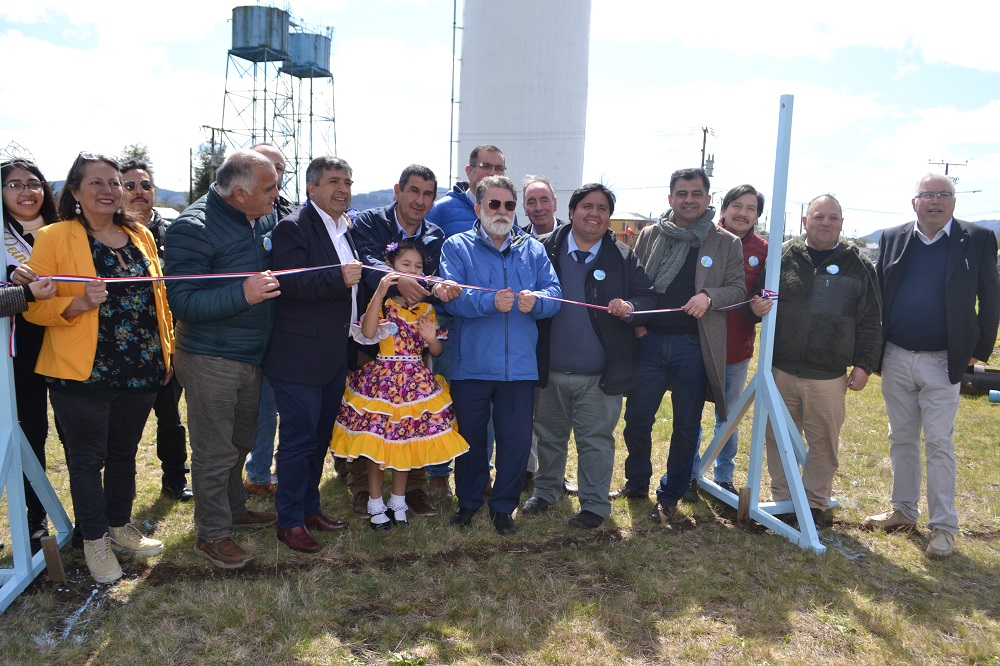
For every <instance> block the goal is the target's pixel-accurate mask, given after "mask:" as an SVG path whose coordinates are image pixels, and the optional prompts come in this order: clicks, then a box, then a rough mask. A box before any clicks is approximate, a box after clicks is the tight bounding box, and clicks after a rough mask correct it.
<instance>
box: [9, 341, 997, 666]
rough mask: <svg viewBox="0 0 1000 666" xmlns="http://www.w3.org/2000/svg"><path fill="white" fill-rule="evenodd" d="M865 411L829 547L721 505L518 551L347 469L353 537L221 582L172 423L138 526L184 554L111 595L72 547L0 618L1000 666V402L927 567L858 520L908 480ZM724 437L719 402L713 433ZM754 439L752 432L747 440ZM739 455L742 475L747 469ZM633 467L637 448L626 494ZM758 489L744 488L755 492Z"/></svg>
mask: <svg viewBox="0 0 1000 666" xmlns="http://www.w3.org/2000/svg"><path fill="white" fill-rule="evenodd" d="M994 360H996V357H994ZM848 400H849V416H848V423H847V426H846V427H845V429H844V432H843V436H842V446H841V467H840V472H839V474H838V476H837V479H836V486H835V495H836V496H837V497H839V498H840V499H841V501H842V502H843V504H844V508H842V509H840V510H839V511H838V512H837V514H836V523H835V525H834V528H833V529H832V530H827V531H825V532H823V534H822V538H823V541H824V543H825V544H826V545H827V546H828V552H827V554H825V555H822V556H818V555H815V554H811V553H808V552H805V551H802V550H800V549H799V548H798V547H796V546H793V545H791V544H790V543H788V542H787V541H785V540H783V539H781V538H779V537H777V536H775V535H773V534H771V533H769V532H765V531H763V530H761V529H746V530H744V529H739V528H736V527H735V526H734V525H733V522H732V518H733V513H734V512H733V511H732V510H730V509H729V508H728V507H723V506H718V505H715V504H714V503H710V502H706V501H702V502H701V503H699V504H697V505H694V506H687V505H682V514H683V519H682V520H681V521H680V522H678V523H677V524H675V525H673V526H671V527H669V528H666V529H664V528H660V527H658V526H655V525H653V524H651V523H650V522H648V520H647V519H646V514H647V513H648V511H649V510H650V508H651V504H649V503H647V502H636V501H633V502H616V503H615V506H614V513H613V514H612V517H611V519H610V520H609V521H608V522H606V523H605V526H604V527H602V528H601V529H600V530H596V531H593V532H583V531H580V530H576V529H574V528H572V527H570V526H569V525H568V524H567V522H566V521H567V520H568V519H569V518H570V517H571V516H572V515H573V514H574V513H575V512H576V511H577V509H578V505H577V502H576V500H575V499H570V500H568V501H564V502H561V503H559V504H558V505H556V506H555V507H553V509H551V510H550V511H549V513H548V515H543V516H538V517H523V518H519V519H518V532H517V534H516V535H515V536H513V537H509V538H501V537H499V536H498V535H497V534H496V533H495V532H493V530H492V529H491V528H490V527H489V524H488V522H487V520H486V518H485V517H484V516H482V515H480V516H477V519H476V522H475V524H474V527H473V528H472V529H471V530H468V531H464V532H459V531H457V530H455V529H453V528H451V527H449V526H448V524H447V516H448V514H449V513H450V510H451V509H453V505H452V504H451V503H444V506H442V515H441V516H440V517H437V518H430V519H426V518H419V517H417V518H415V519H414V520H413V523H414V524H413V525H412V527H411V528H410V529H408V530H396V531H393V532H390V533H388V534H385V535H382V534H376V533H373V532H372V531H371V530H368V529H367V527H366V524H365V521H363V520H362V519H360V518H355V517H353V514H350V506H349V497H348V494H347V491H346V489H345V487H344V486H343V485H342V484H341V483H340V482H338V481H336V480H335V478H334V475H333V473H332V467H331V468H329V469H328V472H329V473H328V474H327V475H326V477H325V480H324V485H323V496H324V505H325V507H326V508H327V509H328V512H329V513H331V514H332V515H335V516H340V517H343V516H347V515H351V516H352V517H351V520H352V526H351V530H350V531H349V532H348V533H346V534H343V535H336V536H328V535H322V536H321V537H320V539H321V540H322V541H323V542H324V544H325V545H326V548H325V549H324V550H323V552H322V553H320V554H319V555H317V556H307V555H301V554H298V553H294V552H292V551H290V550H288V549H287V548H285V547H284V546H279V545H278V544H277V542H276V540H275V538H274V534H273V532H271V531H269V530H267V531H264V532H261V533H249V534H245V535H243V536H241V540H242V541H243V543H244V544H245V545H247V546H248V547H249V548H251V549H252V550H253V551H254V552H256V553H257V555H258V563H257V565H256V567H255V568H253V569H252V570H249V571H246V572H242V573H239V572H237V573H226V572H220V571H217V570H215V569H213V568H212V567H211V566H210V565H208V564H207V563H206V562H205V561H204V560H201V559H199V558H197V557H195V555H194V554H193V553H192V550H191V549H192V546H193V542H194V534H193V530H192V507H191V506H190V505H183V504H173V503H170V502H168V501H166V500H164V499H162V498H160V497H159V495H158V490H159V463H158V461H157V460H156V457H155V450H154V448H155V447H154V446H153V443H152V442H153V437H154V433H155V428H153V427H147V432H146V436H145V437H144V440H143V442H144V443H143V445H142V446H141V450H140V461H139V491H138V497H137V499H136V503H135V512H134V515H135V517H136V518H137V519H138V520H139V521H147V524H148V525H149V526H150V527H152V528H154V529H155V533H156V535H157V536H158V537H159V538H162V539H163V540H164V541H165V542H166V545H167V548H166V551H165V553H164V554H163V555H161V556H158V557H156V558H152V559H150V560H148V561H145V562H142V561H131V560H124V561H123V566H124V568H125V570H126V577H125V578H124V579H123V580H122V581H121V582H119V583H117V584H115V585H112V586H95V585H93V584H92V583H91V582H90V578H89V576H88V575H87V572H86V566H85V565H84V563H83V557H82V554H80V553H78V552H76V551H73V550H71V549H69V548H67V549H66V550H65V551H63V557H64V560H65V563H66V565H67V571H68V573H69V574H70V576H71V579H72V580H71V582H70V584H69V585H66V586H64V587H62V588H57V587H55V586H53V585H52V584H50V583H49V582H48V581H47V579H46V576H45V574H44V573H43V574H42V575H41V576H40V578H39V580H38V581H37V582H36V583H35V584H34V585H33V586H32V587H31V588H29V590H27V591H26V592H25V593H24V594H23V595H22V596H21V597H20V598H19V599H18V600H17V601H16V602H15V603H14V604H13V605H12V606H11V607H10V608H9V609H8V610H7V611H6V612H5V613H4V614H3V615H2V616H0V655H3V656H2V657H0V660H2V661H3V662H5V663H19V664H20V663H26V664H52V663H62V664H80V663H93V664H134V663H140V664H144V663H157V664H204V663H228V662H238V663H247V664H387V663H388V664H419V663H427V664H463V665H464V664H567V665H568V664H574V665H576V664H630V665H631V664H635V665H638V664H660V663H692V664H702V663H709V664H733V663H737V664H802V663H822V664H851V665H854V664H871V665H877V666H884V665H885V664H897V663H913V664H1000V582H998V581H1000V506H998V503H1000V493H998V488H1000V450H998V447H997V439H998V436H997V423H998V422H1000V411H998V410H1000V405H991V404H989V402H988V401H987V399H986V398H985V397H982V396H981V397H963V399H962V406H961V409H960V411H959V418H958V422H957V423H956V432H957V435H956V442H957V449H958V457H959V481H958V482H959V495H958V507H959V513H960V516H961V518H962V523H963V532H962V535H961V536H960V537H959V539H958V540H957V544H958V552H957V554H956V555H955V556H953V557H951V558H950V559H948V560H946V561H943V562H934V561H930V560H928V559H926V558H925V557H924V556H923V554H922V550H923V548H924V546H925V545H926V541H927V538H928V534H927V531H926V529H925V528H924V527H923V524H922V527H921V531H920V532H918V533H916V534H913V535H909V536H907V535H885V534H876V533H870V532H867V531H864V530H862V529H861V527H860V526H861V521H862V520H863V518H864V516H865V515H866V514H868V513H872V512H875V511H877V510H881V509H882V508H883V507H884V506H885V504H886V501H887V496H888V492H889V488H890V481H891V470H890V468H889V462H888V455H887V450H888V448H887V444H886V440H885V432H886V419H885V411H884V408H883V407H882V401H881V394H880V389H879V382H878V379H877V378H873V381H872V383H871V385H870V386H869V387H868V388H867V389H866V390H865V391H864V392H862V393H861V394H852V395H850V396H849V398H848ZM660 416H661V418H660V420H659V422H658V425H657V428H656V431H655V432H654V441H655V442H656V443H657V444H656V445H657V448H656V451H655V455H656V461H657V463H656V469H657V470H659V471H662V468H663V466H664V464H665V460H666V447H665V444H664V442H665V440H666V439H667V438H668V437H669V427H670V418H669V400H668V401H665V404H664V407H663V410H662V412H661V415H660ZM150 424H151V425H153V424H154V422H153V420H152V419H151V420H150ZM711 425H712V424H711V416H710V413H709V410H706V412H705V431H706V432H711ZM749 426H750V424H749V422H746V423H744V424H743V426H742V428H741V432H742V437H741V440H742V442H744V443H745V442H747V441H748V440H749ZM619 435H620V432H619ZM620 441H621V440H620V437H619V442H620ZM741 448H742V449H743V450H741V453H740V456H739V458H738V461H737V465H738V468H737V469H738V474H739V471H740V470H744V472H743V473H744V474H745V469H746V465H747V461H746V448H747V447H746V446H742V447H741ZM49 451H50V453H51V458H52V461H51V465H50V475H51V477H52V480H53V483H54V484H55V486H56V489H57V492H58V493H59V494H60V496H61V497H63V498H66V499H67V500H68V496H69V493H68V486H67V479H66V473H65V467H64V465H63V461H62V458H61V452H60V451H59V446H58V444H57V443H55V441H54V438H53V440H52V441H50V448H49ZM623 460H624V447H620V450H619V452H618V459H617V466H616V475H615V478H614V482H615V483H620V482H621V481H622V480H623V479H622V473H621V469H622V463H623ZM744 481H745V478H739V476H738V478H737V484H738V485H739V484H740V483H741V482H744ZM765 487H766V486H765ZM253 502H254V504H256V505H257V507H258V508H263V507H264V506H266V505H265V504H264V503H262V502H261V501H259V500H253ZM6 533H7V527H6V511H5V505H4V510H2V511H0V534H4V535H6ZM0 555H3V556H4V557H7V558H9V551H0ZM7 563H9V560H7ZM95 589H96V590H97V593H96V594H95V595H94V597H93V599H91V600H90V603H89V605H88V607H87V609H86V610H85V611H84V612H83V613H82V614H81V615H80V616H79V619H77V620H76V621H75V622H72V623H71V621H70V619H71V617H72V615H73V614H74V612H75V611H77V610H78V609H79V608H80V607H81V606H82V605H83V604H84V602H85V601H87V599H88V598H89V597H90V595H91V592H92V591H93V590H95Z"/></svg>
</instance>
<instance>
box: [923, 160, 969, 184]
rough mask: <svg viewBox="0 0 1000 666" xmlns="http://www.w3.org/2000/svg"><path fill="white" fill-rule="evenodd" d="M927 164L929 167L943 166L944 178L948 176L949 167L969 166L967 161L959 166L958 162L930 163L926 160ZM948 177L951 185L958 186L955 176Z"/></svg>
mask: <svg viewBox="0 0 1000 666" xmlns="http://www.w3.org/2000/svg"><path fill="white" fill-rule="evenodd" d="M927 163H928V164H930V165H931V166H943V167H944V175H946V176H948V168H949V167H953V166H969V160H965V161H964V162H962V163H961V164H959V163H958V162H945V161H941V162H931V161H930V160H927ZM948 177H949V178H951V182H952V183H954V184H956V185H958V178H957V177H956V176H948Z"/></svg>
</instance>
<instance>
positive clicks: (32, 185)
mask: <svg viewBox="0 0 1000 666" xmlns="http://www.w3.org/2000/svg"><path fill="white" fill-rule="evenodd" d="M4 187H6V188H7V189H8V190H11V191H12V192H20V191H21V190H28V191H29V192H41V191H42V184H41V183H40V182H38V181H37V180H29V181H28V182H27V183H22V182H20V181H17V180H13V181H11V182H9V183H7V184H6V185H4Z"/></svg>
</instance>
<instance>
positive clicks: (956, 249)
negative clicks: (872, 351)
mask: <svg viewBox="0 0 1000 666" xmlns="http://www.w3.org/2000/svg"><path fill="white" fill-rule="evenodd" d="M912 203H913V210H914V212H916V214H917V219H916V222H908V223H906V224H904V225H902V226H899V227H894V228H892V229H887V230H886V231H885V232H884V233H883V234H882V238H881V239H880V240H879V246H878V263H877V264H876V269H877V271H878V276H879V283H880V284H881V285H882V294H883V297H882V301H883V302H882V322H883V331H884V340H885V343H884V349H883V352H882V396H883V397H884V399H885V411H886V414H887V416H888V417H889V458H890V459H891V460H892V475H893V481H892V507H891V508H890V509H889V510H888V511H885V512H884V513H880V514H877V515H874V516H869V517H868V518H867V519H866V520H865V525H866V526H867V527H870V528H873V529H885V530H911V529H913V528H914V527H915V526H916V523H917V517H918V516H919V515H920V510H919V508H918V502H919V501H920V481H921V466H920V432H921V430H923V435H924V446H925V447H926V451H925V456H926V458H927V510H928V513H929V518H928V521H927V527H928V528H929V529H930V530H931V539H930V543H929V544H928V545H927V555H928V557H932V558H942V557H947V556H949V555H951V553H952V552H953V551H954V549H955V535H956V534H957V533H958V513H957V512H956V511H955V486H956V478H957V475H956V469H955V444H954V442H953V440H952V436H953V434H954V428H955V426H954V424H955V415H956V413H957V412H958V398H959V385H960V382H961V380H962V375H963V374H964V373H965V369H966V367H968V366H969V365H972V364H973V363H975V362H976V359H980V360H983V361H985V360H986V359H988V358H989V357H990V354H991V353H992V352H993V344H994V343H995V342H996V339H997V325H998V321H1000V278H998V275H997V237H996V235H995V234H994V233H993V232H992V231H990V230H989V229H986V228H984V227H980V226H978V225H975V224H970V223H968V222H962V221H961V220H956V219H955V218H954V213H955V185H954V183H952V182H951V179H949V178H948V177H947V176H943V175H940V174H927V175H926V176H924V177H923V178H921V179H920V180H919V181H918V182H917V187H916V190H915V191H914V196H913V199H912ZM977 300H978V309H977V307H976V301H977Z"/></svg>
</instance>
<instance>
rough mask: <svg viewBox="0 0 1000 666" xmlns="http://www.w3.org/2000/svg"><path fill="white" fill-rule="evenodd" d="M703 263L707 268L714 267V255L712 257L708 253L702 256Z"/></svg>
mask: <svg viewBox="0 0 1000 666" xmlns="http://www.w3.org/2000/svg"><path fill="white" fill-rule="evenodd" d="M701 265H702V266H704V267H705V268H711V267H712V257H710V256H708V255H707V254H706V255H705V256H704V257H702V258H701Z"/></svg>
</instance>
